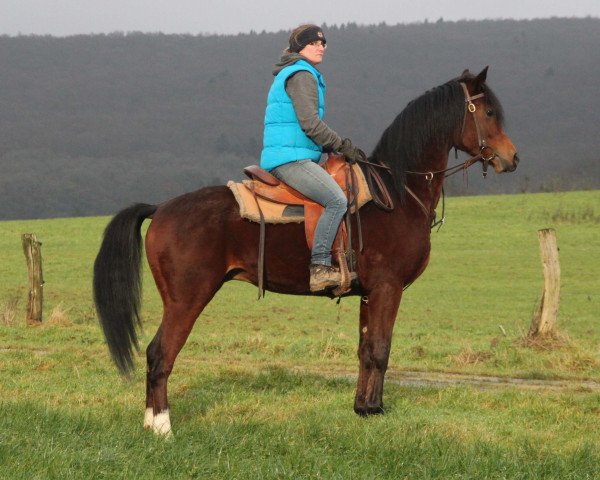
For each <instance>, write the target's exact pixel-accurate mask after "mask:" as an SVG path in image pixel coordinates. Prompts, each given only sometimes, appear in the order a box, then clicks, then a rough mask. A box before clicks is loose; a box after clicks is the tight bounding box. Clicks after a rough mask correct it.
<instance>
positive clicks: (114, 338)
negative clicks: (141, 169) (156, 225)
mask: <svg viewBox="0 0 600 480" xmlns="http://www.w3.org/2000/svg"><path fill="white" fill-rule="evenodd" d="M157 208H158V207H157V206H155V205H147V204H143V203H140V204H136V205H133V206H131V207H129V208H126V209H124V210H122V211H121V212H119V213H118V214H117V215H115V216H114V218H113V219H112V220H111V221H110V223H109V224H108V225H107V227H106V230H105V231H104V238H103V240H102V245H101V246H100V251H99V252H98V256H97V257H96V261H95V262H94V286H93V289H94V303H95V304H96V312H97V314H98V318H99V319H100V324H101V325H102V330H103V331H104V336H105V338H106V342H107V343H108V348H109V350H110V354H111V356H112V359H113V360H114V362H115V364H116V365H117V368H118V369H119V371H120V372H121V373H122V374H124V375H126V376H129V375H130V374H131V372H132V371H133V367H134V360H133V347H135V349H136V350H138V349H139V347H138V338H137V328H139V327H140V326H141V320H140V304H141V293H142V281H141V274H140V269H141V250H142V248H141V247H142V236H141V233H140V228H141V226H142V223H143V221H144V220H145V219H146V218H148V217H150V216H151V215H152V214H154V212H156V210H157Z"/></svg>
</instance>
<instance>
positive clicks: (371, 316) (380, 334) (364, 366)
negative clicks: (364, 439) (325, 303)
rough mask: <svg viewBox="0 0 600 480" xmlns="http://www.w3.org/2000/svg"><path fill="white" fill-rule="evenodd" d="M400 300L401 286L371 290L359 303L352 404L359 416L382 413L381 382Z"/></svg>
mask: <svg viewBox="0 0 600 480" xmlns="http://www.w3.org/2000/svg"><path fill="white" fill-rule="evenodd" d="M401 296H402V288H401V286H399V285H398V286H396V285H392V284H384V285H380V286H378V287H377V288H375V289H373V290H372V291H371V293H370V294H369V295H368V296H367V297H364V298H363V299H362V301H361V305H360V332H359V345H358V358H359V362H360V366H359V373H358V384H357V388H356V397H355V400H354V411H355V412H356V413H358V414H359V415H370V414H378V413H384V409H383V379H384V376H385V371H386V370H387V365H388V359H389V356H390V347H391V342H392V331H393V329H394V322H395V321H396V314H397V312H398V306H399V305H400V298H401Z"/></svg>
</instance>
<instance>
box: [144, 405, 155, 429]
mask: <svg viewBox="0 0 600 480" xmlns="http://www.w3.org/2000/svg"><path fill="white" fill-rule="evenodd" d="M153 425H154V411H153V409H152V407H150V408H147V409H146V412H145V413H144V429H145V430H150V429H151V428H152V426H153Z"/></svg>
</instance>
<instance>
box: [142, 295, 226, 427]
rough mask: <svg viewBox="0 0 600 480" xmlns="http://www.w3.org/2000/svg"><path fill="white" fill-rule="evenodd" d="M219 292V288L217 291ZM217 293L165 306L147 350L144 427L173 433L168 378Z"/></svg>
mask: <svg viewBox="0 0 600 480" xmlns="http://www.w3.org/2000/svg"><path fill="white" fill-rule="evenodd" d="M215 291H216V290H215ZM213 295H214V292H213V293H211V294H210V295H209V296H207V297H206V298H205V299H204V300H203V301H202V302H201V303H199V304H198V303H196V305H193V304H192V305H190V304H185V305H184V304H171V305H166V306H165V309H164V313H163V320H162V323H161V325H160V327H159V329H158V331H157V332H156V335H155V336H154V339H153V340H152V342H150V344H149V345H148V348H147V349H146V358H147V374H146V411H145V414H144V428H146V429H152V430H153V431H154V433H155V434H157V435H161V436H165V437H170V436H171V435H172V429H171V418H170V413H169V402H168V397H167V381H168V379H169V375H170V374H171V372H172V371H173V365H174V363H175V359H176V358H177V355H178V354H179V352H180V351H181V349H182V348H183V345H184V344H185V342H186V340H187V338H188V336H189V334H190V332H191V330H192V327H193V326H194V323H195V321H196V319H197V318H198V316H199V315H200V313H201V311H202V310H203V309H204V307H205V306H206V304H208V302H209V301H210V299H211V298H212V296H213Z"/></svg>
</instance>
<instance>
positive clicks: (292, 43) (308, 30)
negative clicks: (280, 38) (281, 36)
mask: <svg viewBox="0 0 600 480" xmlns="http://www.w3.org/2000/svg"><path fill="white" fill-rule="evenodd" d="M317 40H321V41H322V42H323V44H326V43H327V40H325V35H324V34H323V30H322V29H321V27H319V26H318V25H313V24H311V23H305V24H303V25H300V26H298V27H296V28H294V30H292V33H291V34H290V38H289V41H288V43H289V46H288V48H287V49H286V52H296V53H298V52H300V50H302V49H303V48H304V47H306V45H308V44H309V43H311V42H315V41H317Z"/></svg>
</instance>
